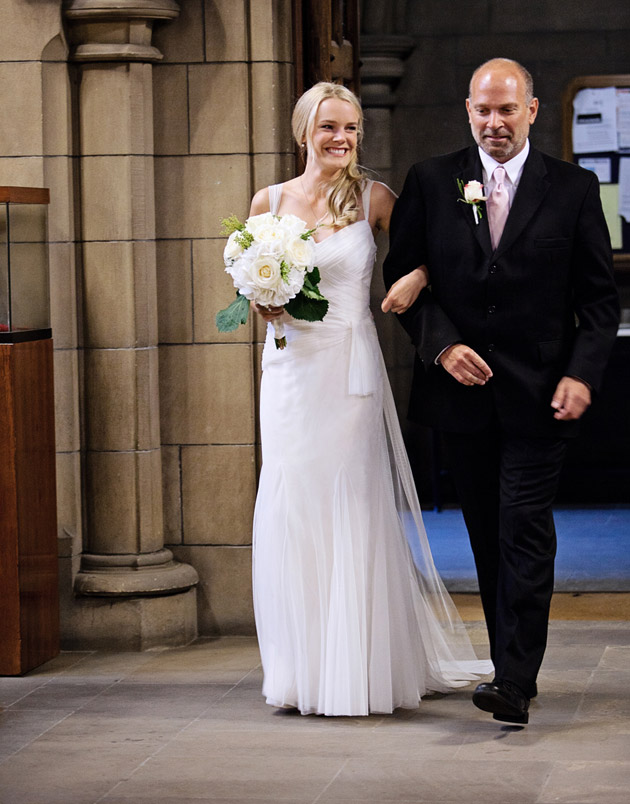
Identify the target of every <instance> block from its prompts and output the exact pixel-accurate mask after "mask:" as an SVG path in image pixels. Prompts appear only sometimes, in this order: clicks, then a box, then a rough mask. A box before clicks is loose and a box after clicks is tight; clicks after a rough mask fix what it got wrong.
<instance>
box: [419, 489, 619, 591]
mask: <svg viewBox="0 0 630 804" xmlns="http://www.w3.org/2000/svg"><path fill="white" fill-rule="evenodd" d="M422 514H423V517H424V524H425V526H426V529H427V534H428V536H429V542H430V544H431V550H432V552H433V558H434V560H435V565H436V567H437V568H438V571H439V573H440V575H441V576H442V579H443V580H444V583H445V584H446V588H447V589H448V590H449V591H450V592H476V591H477V590H478V586H477V577H476V573H475V565H474V561H473V557H472V553H471V550H470V544H469V542H468V534H467V533H466V526H465V525H464V520H463V518H462V514H461V511H460V510H459V509H449V510H444V511H440V512H439V513H438V512H436V511H423V512H422ZM554 519H555V522H556V532H557V534H558V554H557V557H556V584H555V589H556V591H557V592H628V591H630V506H625V505H614V506H601V507H592V508H556V509H555V510H554Z"/></svg>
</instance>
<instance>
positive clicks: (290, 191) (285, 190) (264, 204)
mask: <svg viewBox="0 0 630 804" xmlns="http://www.w3.org/2000/svg"><path fill="white" fill-rule="evenodd" d="M280 186H281V187H282V195H283V196H285V198H286V197H289V198H291V197H293V196H295V195H296V194H297V188H298V187H299V183H298V179H289V181H285V182H283V183H282V184H281V185H280ZM270 209H271V203H270V201H269V187H263V188H262V190H258V192H257V193H256V195H255V196H254V197H253V198H252V204H251V207H250V210H249V214H250V215H261V214H262V213H263V212H269V210H270Z"/></svg>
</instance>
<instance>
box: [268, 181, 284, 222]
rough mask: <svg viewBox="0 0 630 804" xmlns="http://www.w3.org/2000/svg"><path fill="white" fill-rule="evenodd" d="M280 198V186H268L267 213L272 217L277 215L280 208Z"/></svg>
mask: <svg viewBox="0 0 630 804" xmlns="http://www.w3.org/2000/svg"><path fill="white" fill-rule="evenodd" d="M281 197H282V185H281V184H271V185H269V211H270V212H271V214H272V215H277V214H278V208H279V206H280V198H281Z"/></svg>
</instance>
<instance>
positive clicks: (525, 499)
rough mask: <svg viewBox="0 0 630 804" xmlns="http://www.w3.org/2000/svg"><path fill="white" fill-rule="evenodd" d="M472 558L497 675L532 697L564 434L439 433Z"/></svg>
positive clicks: (543, 640) (545, 615)
mask: <svg viewBox="0 0 630 804" xmlns="http://www.w3.org/2000/svg"><path fill="white" fill-rule="evenodd" d="M443 435H444V439H445V443H446V446H447V449H448V452H449V456H450V465H451V472H452V476H453V479H454V482H455V487H456V490H457V494H458V496H459V500H460V504H461V506H462V513H463V515H464V520H465V522H466V527H467V529H468V534H469V536H470V543H471V546H472V550H473V554H474V557H475V564H476V567H477V576H478V579H479V590H480V594H481V602H482V605H483V610H484V615H485V619H486V625H487V627H488V636H489V638H490V650H491V656H492V660H493V662H494V667H495V678H496V679H497V680H501V681H511V682H512V683H514V684H516V685H517V686H518V687H520V688H521V689H522V691H523V692H524V693H525V694H526V695H527V696H528V697H531V696H532V695H533V694H534V690H535V689H536V686H535V685H536V677H537V675H538V670H539V669H540V665H541V663H542V660H543V655H544V652H545V647H546V644H547V630H548V624H549V606H550V603H551V595H552V593H553V581H554V559H555V555H556V531H555V527H554V522H553V514H552V510H551V506H552V504H553V501H554V498H555V495H556V492H557V489H558V481H559V477H560V471H561V469H562V462H563V460H564V455H565V453H566V447H567V442H566V440H565V439H554V438H532V437H526V436H516V435H511V434H509V433H505V432H502V430H501V428H500V426H499V425H498V423H494V424H493V425H492V426H490V427H489V428H487V429H485V430H483V431H481V432H478V433H473V434H460V433H444V434H443Z"/></svg>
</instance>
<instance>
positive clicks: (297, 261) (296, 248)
mask: <svg viewBox="0 0 630 804" xmlns="http://www.w3.org/2000/svg"><path fill="white" fill-rule="evenodd" d="M285 254H286V259H287V262H288V263H290V264H291V265H295V266H297V267H299V268H309V269H310V268H312V267H313V260H314V251H313V244H312V242H311V241H310V240H303V239H302V238H301V237H294V238H293V239H292V240H290V241H289V242H288V243H287V246H286V251H285Z"/></svg>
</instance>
